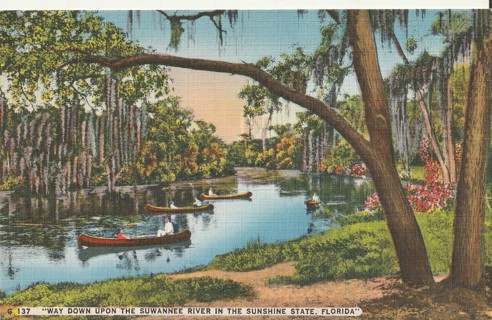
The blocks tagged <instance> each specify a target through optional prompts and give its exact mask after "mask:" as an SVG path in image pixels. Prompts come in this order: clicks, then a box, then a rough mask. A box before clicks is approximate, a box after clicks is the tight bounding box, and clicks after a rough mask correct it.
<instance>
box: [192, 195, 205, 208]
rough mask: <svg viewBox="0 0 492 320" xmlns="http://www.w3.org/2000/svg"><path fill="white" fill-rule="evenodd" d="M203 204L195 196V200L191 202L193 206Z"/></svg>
mask: <svg viewBox="0 0 492 320" xmlns="http://www.w3.org/2000/svg"><path fill="white" fill-rule="evenodd" d="M202 205H203V204H202V202H201V201H200V200H199V199H197V198H196V197H195V202H193V206H194V207H201V206H202Z"/></svg>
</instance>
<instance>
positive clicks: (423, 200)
mask: <svg viewBox="0 0 492 320" xmlns="http://www.w3.org/2000/svg"><path fill="white" fill-rule="evenodd" d="M420 156H421V158H422V160H423V162H424V168H425V182H424V184H423V185H416V184H407V185H406V186H405V190H406V191H407V197H408V201H409V202H410V205H411V206H412V208H413V210H414V211H417V212H430V211H432V210H434V209H438V208H444V207H446V206H447V205H448V200H450V199H451V198H452V197H453V192H454V186H452V185H450V184H445V183H442V182H440V181H439V177H440V169H439V165H438V163H437V162H436V161H433V160H432V158H431V155H430V152H429V142H428V140H427V139H424V140H422V143H421V144H420ZM364 207H365V208H366V209H368V210H376V209H378V208H379V198H378V196H377V194H376V193H373V194H372V195H371V196H370V197H369V198H367V200H366V202H365V204H364Z"/></svg>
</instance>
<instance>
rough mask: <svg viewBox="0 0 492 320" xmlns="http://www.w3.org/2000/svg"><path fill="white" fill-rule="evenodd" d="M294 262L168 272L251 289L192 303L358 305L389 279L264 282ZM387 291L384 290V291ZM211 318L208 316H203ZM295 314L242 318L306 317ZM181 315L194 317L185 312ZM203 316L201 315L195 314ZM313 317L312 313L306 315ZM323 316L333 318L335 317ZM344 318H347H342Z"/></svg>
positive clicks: (379, 291) (286, 271)
mask: <svg viewBox="0 0 492 320" xmlns="http://www.w3.org/2000/svg"><path fill="white" fill-rule="evenodd" d="M293 272H294V265H293V263H282V264H278V265H275V266H272V267H269V268H266V269H262V270H257V271H250V272H226V271H219V270H208V271H199V272H193V273H186V274H176V275H171V276H170V277H171V279H185V278H192V277H193V278H197V277H212V278H220V279H230V280H233V281H237V282H240V283H242V284H244V285H247V286H249V287H251V288H252V289H253V292H254V294H255V296H254V297H253V298H238V299H234V300H231V301H223V300H221V301H214V302H210V303H196V302H195V303H190V304H189V306H193V307H222V308H227V307H241V308H245V307H290V308H295V307H313V308H323V307H357V306H359V304H360V303H361V302H363V301H367V300H372V299H378V298H382V297H383V291H384V289H383V288H384V287H386V285H387V284H388V283H389V282H391V280H389V279H386V278H374V279H369V280H344V281H333V282H323V283H319V284H314V285H309V286H303V287H301V286H294V285H281V286H271V285H268V284H267V280H268V278H273V277H276V276H286V275H292V274H293ZM386 293H387V291H386ZM205 318H207V319H210V317H205ZM217 318H218V319H235V318H237V317H224V316H220V317H217ZM305 318H306V317H295V316H289V317H285V316H282V317H280V316H277V317H275V316H268V317H266V316H260V317H253V316H248V317H243V319H305ZM142 319H158V317H145V318H142ZM183 319H193V317H190V316H187V317H186V318H183ZM196 319H204V317H203V316H202V317H196ZM309 319H315V317H312V316H311V317H309ZM323 319H334V317H329V318H326V317H324V318H323ZM345 319H347V318H345Z"/></svg>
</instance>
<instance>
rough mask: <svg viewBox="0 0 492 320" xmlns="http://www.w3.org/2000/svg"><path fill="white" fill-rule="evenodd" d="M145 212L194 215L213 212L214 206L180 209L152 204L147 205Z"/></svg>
mask: <svg viewBox="0 0 492 320" xmlns="http://www.w3.org/2000/svg"><path fill="white" fill-rule="evenodd" d="M144 208H145V210H147V211H151V212H164V213H192V212H204V211H212V210H213V209H214V206H213V205H212V204H207V205H204V206H198V207H179V208H169V207H157V206H153V205H150V204H146V205H145V207H144Z"/></svg>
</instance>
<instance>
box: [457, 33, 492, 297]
mask: <svg viewBox="0 0 492 320" xmlns="http://www.w3.org/2000/svg"><path fill="white" fill-rule="evenodd" d="M474 58H475V59H474V61H473V64H472V66H471V68H470V70H471V73H470V80H469V83H468V99H467V103H466V115H465V128H464V132H465V134H464V137H463V151H462V165H461V169H460V177H459V181H458V188H457V195H456V208H455V218H454V227H453V229H454V242H453V257H452V261H451V276H450V278H451V282H452V284H453V285H454V286H457V287H475V286H477V285H479V284H480V281H481V279H482V277H483V275H484V259H483V258H484V255H483V251H482V250H483V220H484V193H485V166H486V159H487V147H488V140H489V131H490V122H489V121H490V120H489V119H490V89H491V77H492V74H491V68H492V41H491V40H490V39H489V40H488V41H485V43H483V44H480V43H477V51H476V53H475V57H474Z"/></svg>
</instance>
